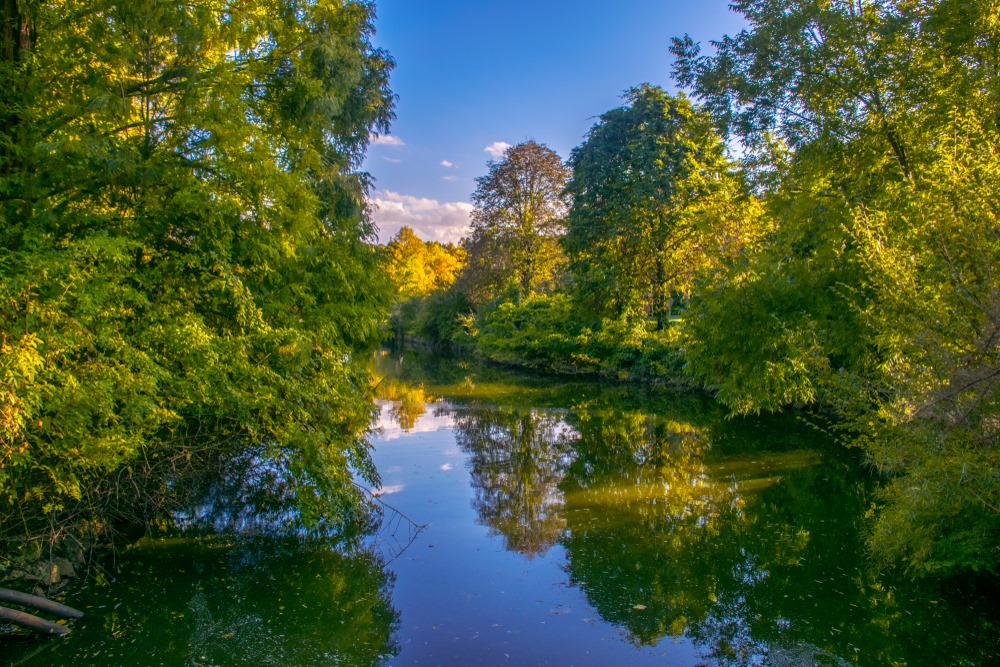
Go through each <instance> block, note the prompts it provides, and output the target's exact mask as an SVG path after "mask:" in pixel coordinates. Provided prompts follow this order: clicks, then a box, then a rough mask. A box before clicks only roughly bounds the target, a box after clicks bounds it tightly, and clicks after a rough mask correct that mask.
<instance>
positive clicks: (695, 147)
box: [564, 84, 732, 329]
mask: <svg viewBox="0 0 1000 667" xmlns="http://www.w3.org/2000/svg"><path fill="white" fill-rule="evenodd" d="M569 164H570V166H571V167H572V169H573V178H572V179H571V181H570V182H569V185H568V187H567V192H568V193H569V195H570V196H571V197H572V202H573V204H572V208H571V209H570V213H569V217H568V222H567V233H566V236H565V239H564V246H565V248H566V250H567V254H568V255H569V260H570V270H571V271H572V274H573V277H574V280H575V285H576V288H577V290H578V294H579V296H580V298H581V301H582V302H584V303H585V304H588V305H589V306H590V308H591V309H592V310H593V311H594V312H595V313H596V314H599V315H602V316H605V317H608V316H610V317H615V318H617V317H621V316H623V315H627V314H629V313H637V312H643V311H644V310H645V309H648V311H649V312H651V313H652V315H653V316H654V317H655V318H656V321H657V326H658V328H661V329H662V328H663V327H664V326H665V324H666V321H667V318H668V316H669V312H670V309H671V304H672V300H673V294H674V293H675V292H686V291H687V290H688V289H689V288H690V286H691V284H692V281H693V279H694V276H695V275H696V272H697V271H698V269H699V268H701V267H702V266H703V264H704V261H705V258H706V257H707V256H708V253H707V252H706V250H708V247H707V244H706V239H707V238H709V237H710V236H711V235H712V230H711V226H712V225H713V224H714V217H715V216H713V215H711V213H710V206H709V205H708V204H709V202H710V201H711V198H712V197H713V195H714V194H715V193H717V192H719V191H721V190H722V189H724V188H726V187H730V186H731V183H730V181H731V180H732V175H731V174H729V165H728V162H727V160H726V157H725V147H724V145H723V143H722V141H721V140H719V138H718V137H717V136H716V134H715V132H714V130H713V126H712V120H711V118H710V117H709V116H708V115H707V114H705V113H703V112H701V111H699V110H698V109H696V108H695V107H694V106H693V105H692V104H691V103H690V102H688V101H687V100H686V99H684V98H683V97H679V98H675V97H672V96H670V95H668V94H667V93H666V92H664V91H663V89H661V88H659V87H657V86H650V85H648V84H645V85H642V86H639V87H636V88H633V89H631V90H630V91H629V92H628V94H627V95H626V105H625V106H622V107H619V108H617V109H613V110H611V111H609V112H607V113H605V114H604V115H602V116H601V118H600V120H599V121H598V122H597V124H595V125H594V127H593V128H591V130H590V132H589V133H588V134H587V138H586V140H585V141H584V143H583V144H582V145H581V146H579V147H577V148H576V149H574V150H573V154H572V156H571V157H570V160H569Z"/></svg>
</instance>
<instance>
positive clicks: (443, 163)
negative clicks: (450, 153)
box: [441, 160, 455, 169]
mask: <svg viewBox="0 0 1000 667" xmlns="http://www.w3.org/2000/svg"><path fill="white" fill-rule="evenodd" d="M441 166H442V167H445V168H448V169H450V168H451V167H454V166H455V163H454V162H452V161H451V160H441Z"/></svg>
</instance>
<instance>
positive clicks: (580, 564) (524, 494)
mask: <svg viewBox="0 0 1000 667" xmlns="http://www.w3.org/2000/svg"><path fill="white" fill-rule="evenodd" d="M376 374H377V376H378V378H379V379H380V384H379V391H380V395H381V396H382V399H381V402H380V404H381V416H380V419H379V424H378V426H379V429H380V430H379V432H378V434H377V435H375V436H374V437H373V439H372V444H373V447H374V457H375V461H376V463H377V465H378V468H379V470H380V472H381V477H382V486H381V488H380V489H377V490H375V492H376V493H377V494H378V497H379V498H380V499H381V501H382V502H384V503H385V504H386V507H385V509H384V513H383V519H382V521H381V523H380V525H379V527H378V528H377V530H375V531H374V532H373V533H372V534H371V535H370V536H369V537H368V538H367V539H366V540H364V541H363V542H361V543H360V544H358V543H357V542H353V543H352V544H351V545H344V544H337V543H331V542H330V541H322V540H320V541H311V542H303V541H300V540H279V539H271V538H264V537H246V536H244V537H236V536H234V537H213V538H204V537H203V538H174V539H169V540H147V541H144V542H142V543H140V544H138V545H136V547H134V548H132V549H130V550H129V552H128V553H127V554H125V556H124V558H123V559H122V560H121V561H120V562H119V563H118V564H117V567H116V569H115V570H114V571H115V572H116V575H115V577H114V578H113V580H112V579H111V578H109V579H107V580H102V581H91V582H89V583H88V584H87V585H86V586H83V587H82V588H81V587H78V588H77V589H76V590H74V591H73V595H74V596H75V599H76V601H77V603H78V604H80V605H82V606H85V607H87V609H86V611H87V612H88V616H87V618H85V619H84V620H83V621H81V622H78V623H76V625H75V629H74V632H73V633H71V634H70V635H68V636H67V637H66V638H63V639H35V638H25V639H18V640H4V642H3V643H2V644H0V649H2V650H3V651H5V652H6V653H7V655H6V656H4V658H5V660H4V661H3V664H8V665H62V664H72V665H80V666H82V665H169V666H174V665H192V666H194V665H198V666H201V665H224V666H227V665H254V666H261V665H294V666H299V665H302V666H305V665H399V666H403V665H456V666H465V665H574V666H577V667H583V666H588V665H597V666H600V667H607V666H608V665H678V666H691V667H694V666H701V665H704V666H706V667H707V666H715V665H726V666H733V667H736V666H743V665H761V666H763V665H771V666H774V667H783V666H793V665H794V666H806V665H871V666H873V667H874V666H879V667H882V666H885V667H890V666H899V665H907V666H918V665H933V666H939V665H984V666H985V665H991V664H997V663H998V661H1000V631H998V625H997V623H998V618H1000V616H998V609H997V602H996V600H995V598H994V596H995V591H984V590H982V588H981V587H977V586H976V585H975V584H973V583H972V582H969V581H957V582H956V581H949V582H939V581H912V580H910V579H908V578H907V577H905V576H902V575H900V574H898V573H897V574H891V573H884V572H879V571H877V570H876V569H874V568H873V567H872V566H871V565H870V563H869V562H868V561H867V560H866V557H865V554H864V546H863V540H864V532H863V530H864V516H865V513H866V511H867V510H868V509H869V507H870V506H871V504H872V502H873V500H874V497H873V494H872V491H873V484H872V481H871V480H870V479H868V478H867V477H866V475H865V474H864V469H863V467H862V466H861V465H860V464H859V461H858V460H857V457H856V456H855V455H854V453H852V452H849V451H847V450H845V449H844V448H843V447H841V446H839V445H838V444H837V443H836V442H834V441H833V439H832V438H831V437H830V436H829V435H825V434H824V433H823V431H822V430H821V429H820V428H819V427H820V426H822V424H817V423H812V420H811V419H809V418H805V417H803V416H795V415H790V416H783V417H781V418H764V419H738V420H728V419H725V418H724V415H723V413H722V412H721V411H720V410H719V408H718V406H716V405H715V404H713V403H712V402H711V401H708V400H706V399H704V398H703V397H690V396H688V397H677V396H669V395H666V394H664V393H663V392H654V391H652V390H649V389H647V388H635V387H625V386H608V385H606V384H600V383H595V382H570V381H567V380H566V379H565V378H552V377H543V376H536V375H528V374H520V373H514V372H511V371H506V370H501V369H495V368H483V367H481V366H479V365H477V364H475V363H473V362H468V361H461V360H458V361H456V360H454V359H441V358H428V357H421V356H418V355H414V354H410V353H406V354H404V353H391V354H390V353H385V354H383V355H381V356H380V357H379V359H378V360H377V362H376Z"/></svg>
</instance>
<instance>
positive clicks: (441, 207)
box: [371, 190, 472, 243]
mask: <svg viewBox="0 0 1000 667" xmlns="http://www.w3.org/2000/svg"><path fill="white" fill-rule="evenodd" d="M371 203H372V205H373V206H374V207H375V212H374V216H373V217H374V218H375V224H377V225H378V228H379V233H378V236H379V240H380V241H381V242H382V243H386V242H387V241H388V240H389V239H390V238H392V237H393V236H394V235H395V234H396V232H398V231H399V228H400V227H402V226H404V225H405V226H407V227H409V228H411V229H413V230H414V231H415V232H417V234H418V236H420V237H421V238H423V239H425V240H428V241H440V242H442V243H449V242H451V243H454V242H456V241H458V240H459V239H461V238H462V237H463V236H465V233H466V232H467V231H468V230H469V216H470V215H471V214H472V204H469V203H468V202H464V201H456V202H439V201H437V200H436V199H428V198H426V197H414V196H412V195H403V194H399V193H398V192H392V191H391V190H377V191H376V192H375V193H374V195H373V196H372V198H371Z"/></svg>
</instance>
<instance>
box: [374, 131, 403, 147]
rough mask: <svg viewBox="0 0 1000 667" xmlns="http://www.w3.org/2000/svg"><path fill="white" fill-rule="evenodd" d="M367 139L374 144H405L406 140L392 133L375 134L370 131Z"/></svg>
mask: <svg viewBox="0 0 1000 667" xmlns="http://www.w3.org/2000/svg"><path fill="white" fill-rule="evenodd" d="M368 139H369V141H371V143H372V144H373V145H375V146H405V145H406V142H405V141H403V140H402V139H400V138H399V137H397V136H396V135H394V134H376V133H374V132H372V133H371V134H369V135H368Z"/></svg>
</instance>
